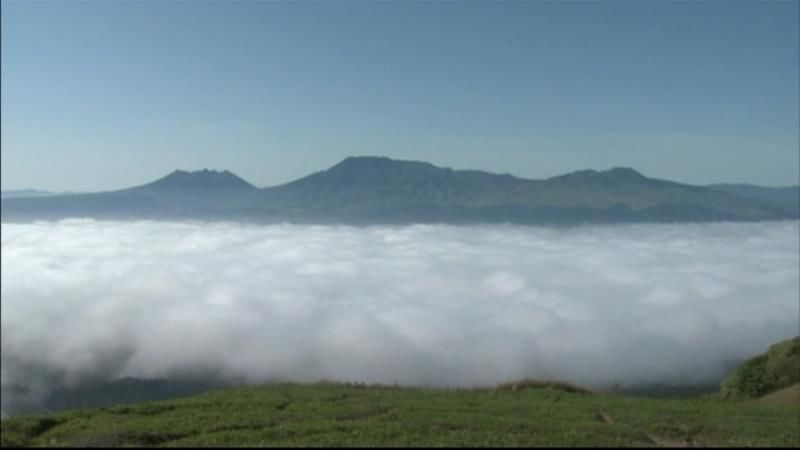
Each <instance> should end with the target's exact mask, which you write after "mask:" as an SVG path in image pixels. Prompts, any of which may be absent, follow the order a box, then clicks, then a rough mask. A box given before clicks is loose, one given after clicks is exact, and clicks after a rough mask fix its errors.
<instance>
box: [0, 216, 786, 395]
mask: <svg viewBox="0 0 800 450" xmlns="http://www.w3.org/2000/svg"><path fill="white" fill-rule="evenodd" d="M799 232H800V225H798V223H797V222H773V223H748V224H732V223H718V224H704V225H699V224H698V225H695V224H683V225H623V226H597V227H580V228H574V229H567V230H556V229H547V228H535V227H522V226H474V227H459V226H439V225H415V226H406V227H366V228H355V227H345V226H342V227H332V226H300V225H271V226H262V225H242V224H235V223H213V224H199V223H164V222H145V221H142V222H101V221H92V220H64V221H60V222H49V223H45V222H40V223H34V224H3V225H2V296H1V299H2V384H3V390H4V393H3V397H4V398H5V397H6V395H12V394H13V389H12V387H20V386H23V387H25V388H27V389H32V390H39V391H46V390H47V389H49V388H51V387H52V386H55V385H65V386H70V385H78V384H80V383H83V382H86V381H87V380H97V381H111V380H114V379H119V378H123V377H138V378H171V377H182V376H191V375H193V374H212V375H214V376H218V377H222V378H223V379H230V380H238V381H244V382H265V381H274V380H290V381H301V382H304V381H317V380H320V379H329V380H337V381H361V382H369V383H373V382H376V383H399V384H403V385H426V386H450V387H454V386H480V385H494V384H496V383H498V382H503V381H508V380H511V379H516V378H522V377H533V378H540V379H543V378H557V379H561V380H567V381H572V382H575V383H580V384H584V385H590V386H595V387H600V386H608V385H612V384H619V385H622V386H630V385H635V384H640V383H665V382H666V383H703V382H709V381H712V382H713V381H714V380H718V379H719V377H721V376H723V375H724V373H725V370H727V366H726V364H728V363H730V361H735V360H739V359H741V358H744V357H748V356H751V355H752V354H755V353H759V352H761V351H764V350H765V348H766V347H767V346H769V344H771V343H773V342H775V341H777V340H780V339H784V338H786V337H789V336H793V335H796V334H798V327H800V305H799V304H798V298H800V287H799V285H800V281H799V278H800V265H799V264H800V263H799V262H798V259H799V258H798V253H799V252H798V245H799V244H800V242H798V241H799ZM15 389H16V388H15Z"/></svg>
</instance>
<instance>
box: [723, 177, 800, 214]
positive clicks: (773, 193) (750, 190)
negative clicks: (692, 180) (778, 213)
mask: <svg viewBox="0 0 800 450" xmlns="http://www.w3.org/2000/svg"><path fill="white" fill-rule="evenodd" d="M708 187H709V188H711V189H714V190H717V191H723V192H728V193H731V194H734V195H738V196H740V197H745V198H752V199H755V200H760V201H764V202H767V203H772V204H776V205H781V206H782V207H784V208H787V209H789V210H790V211H794V212H795V213H796V214H797V213H798V211H800V186H789V187H762V186H755V185H752V184H733V183H725V184H711V185H709V186H708Z"/></svg>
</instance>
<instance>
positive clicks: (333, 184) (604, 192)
mask: <svg viewBox="0 0 800 450" xmlns="http://www.w3.org/2000/svg"><path fill="white" fill-rule="evenodd" d="M799 205H800V188H798V186H792V187H788V188H765V187H759V186H752V185H741V184H739V185H736V184H722V185H710V186H695V185H689V184H682V183H676V182H672V181H668V180H660V179H654V178H649V177H646V176H644V175H642V174H641V173H639V172H637V171H636V170H634V169H631V168H623V167H617V168H613V169H610V170H606V171H595V170H581V171H577V172H572V173H568V174H565V175H561V176H556V177H552V178H547V179H542V180H534V179H525V178H518V177H515V176H512V175H509V174H494V173H489V172H483V171H479V170H453V169H450V168H443V167H437V166H434V165H433V164H430V163H426V162H419V161H398V160H393V159H389V158H385V157H349V158H346V159H344V160H343V161H341V162H340V163H338V164H336V165H335V166H333V167H331V168H329V169H327V170H323V171H320V172H316V173H313V174H311V175H308V176H306V177H303V178H300V179H298V180H295V181H292V182H290V183H286V184H283V185H279V186H274V187H266V188H258V187H256V186H253V185H252V184H250V183H248V182H247V181H245V180H243V179H241V178H240V177H238V176H236V175H235V174H233V173H231V172H228V171H221V172H220V171H213V170H202V171H195V172H186V171H180V170H178V171H175V172H172V173H171V174H169V175H167V176H165V177H163V178H160V179H158V180H156V181H153V182H151V183H148V184H144V185H141V186H135V187H131V188H127V189H121V190H116V191H106V192H96V193H81V194H63V193H62V194H58V195H47V193H44V194H42V193H41V192H35V193H34V195H24V196H13V195H12V196H9V195H3V198H2V205H1V207H0V215H1V216H2V220H3V221H29V220H41V219H46V220H49V219H60V218H67V217H90V218H97V219H120V220H122V219H155V220H159V219H169V220H175V219H199V220H242V221H256V222H293V223H343V224H357V225H366V224H383V223H501V222H508V223H520V224H580V223H620V222H704V221H719V220H733V221H758V220H780V219H797V218H798V217H800V206H799Z"/></svg>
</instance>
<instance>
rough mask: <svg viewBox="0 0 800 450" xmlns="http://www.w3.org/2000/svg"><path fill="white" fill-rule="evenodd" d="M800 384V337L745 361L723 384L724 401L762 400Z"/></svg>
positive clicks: (772, 347)
mask: <svg viewBox="0 0 800 450" xmlns="http://www.w3.org/2000/svg"><path fill="white" fill-rule="evenodd" d="M798 382H800V336H798V337H795V338H792V339H787V340H785V341H781V342H779V343H777V344H775V345H773V346H771V347H770V348H769V350H768V351H767V352H766V353H764V354H762V355H758V356H756V357H754V358H751V359H748V360H747V361H745V362H744V363H743V364H742V365H741V366H739V368H738V369H736V370H735V371H734V372H733V373H732V374H731V375H729V376H728V378H726V379H725V380H723V382H722V387H721V389H720V395H721V396H722V398H725V399H746V398H755V397H761V396H763V395H766V394H769V393H770V392H774V391H777V390H779V389H783V388H785V387H788V386H791V385H792V384H795V383H798Z"/></svg>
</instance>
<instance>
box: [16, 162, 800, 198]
mask: <svg viewBox="0 0 800 450" xmlns="http://www.w3.org/2000/svg"><path fill="white" fill-rule="evenodd" d="M362 156H363V157H374V156H375V155H362ZM380 157H383V156H380ZM417 161H418V160H417ZM421 162H428V161H421ZM437 167H441V168H451V169H454V170H483V169H480V168H475V167H471V168H464V169H461V168H459V169H456V168H453V167H449V166H438V165H437ZM619 167H627V166H613V167H603V168H591V167H589V168H583V169H575V170H573V171H569V172H563V173H557V174H553V175H550V176H546V177H543V178H539V179H541V180H544V179H547V178H551V177H555V176H559V175H565V174H567V173H572V172H577V171H581V170H595V171H598V172H603V171H607V170H611V169H613V168H619ZM329 168H330V167H324V168H321V169H318V170H314V171H311V172H309V173H307V174H305V175H300V176H298V177H297V179H300V178H303V177H305V176H307V175H311V174H313V173H315V172H319V171H324V170H327V169H329ZM631 168H632V169H634V170H637V169H636V168H635V167H631ZM204 170H209V171H212V172H213V171H216V172H223V171H226V170H227V171H229V172H231V173H232V174H234V175H236V176H238V177H240V178H242V179H243V180H244V181H247V182H248V183H250V184H252V185H253V186H255V187H257V188H268V187H275V186H280V185H281V184H285V183H281V184H272V185H263V186H262V185H258V184H256V183H253V182H251V181H250V180H248V179H247V178H244V177H242V176H241V175H239V174H238V173H236V172H234V171H231V170H228V169H224V168H214V167H202V168H196V169H186V168H175V169H173V170H170V171H169V172H166V173H164V174H163V175H161V176H158V177H156V178H153V179H150V180H141V181H139V182H137V183H135V184H133V185H131V186H115V187H111V188H109V189H107V190H115V189H124V188H128V187H134V186H139V185H143V184H146V183H150V182H152V181H156V180H157V179H160V178H163V177H165V176H167V175H169V174H171V173H173V172H181V171H183V172H202V171H204ZM637 171H638V170H637ZM510 174H511V175H513V176H515V177H518V178H525V179H533V178H527V177H520V176H518V175H516V174H514V173H510ZM642 175H644V176H646V177H648V178H653V177H650V176H649V175H648V174H646V173H643V174H642ZM291 181H295V179H292V180H289V181H288V182H291ZM669 181H675V180H669ZM713 184H748V185H753V186H761V187H771V188H785V187H795V186H797V185H798V184H800V180H798V181H797V182H796V183H794V184H788V185H774V186H773V185H763V184H762V185H755V184H753V183H745V182H737V181H724V182H719V183H706V184H704V185H700V186H706V185H713ZM105 190H106V189H104V190H102V191H105ZM2 191H3V192H11V191H42V192H48V193H56V194H58V193H63V194H75V193H81V192H75V191H69V190H65V189H59V190H45V189H39V188H38V187H35V186H33V187H30V186H29V187H13V188H9V189H5V188H3V189H2ZM84 192H101V191H84Z"/></svg>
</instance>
